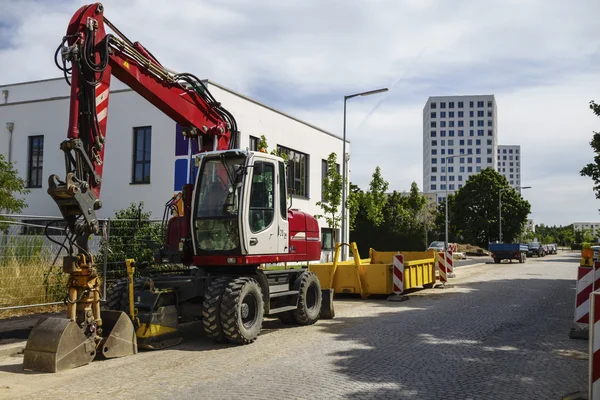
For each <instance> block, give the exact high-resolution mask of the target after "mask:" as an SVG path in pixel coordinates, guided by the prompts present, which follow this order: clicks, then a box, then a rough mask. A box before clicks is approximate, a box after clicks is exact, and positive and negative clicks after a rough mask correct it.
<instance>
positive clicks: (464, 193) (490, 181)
mask: <svg viewBox="0 0 600 400" xmlns="http://www.w3.org/2000/svg"><path fill="white" fill-rule="evenodd" d="M500 189H504V191H503V192H502V239H503V241H504V242H507V243H510V242H512V241H513V240H515V239H517V238H518V237H519V235H520V234H521V232H522V231H523V228H524V226H525V223H526V221H527V215H528V214H529V213H530V211H531V205H530V204H529V202H528V201H526V200H524V199H523V198H522V197H521V195H520V194H519V193H518V192H517V191H516V190H513V189H511V188H510V186H509V184H508V181H507V180H506V178H505V177H504V176H502V175H501V174H499V173H498V172H496V171H494V170H493V169H492V168H486V169H484V170H482V171H481V172H480V173H479V174H475V175H472V176H471V178H470V179H469V180H468V181H467V182H466V184H465V186H463V188H462V189H460V190H459V191H458V192H457V193H456V195H455V199H454V200H455V201H454V204H450V206H449V207H450V208H449V209H448V211H451V214H452V219H451V221H452V226H453V227H454V230H455V232H456V233H458V234H460V236H461V239H462V241H465V242H467V243H471V244H476V245H478V246H480V247H484V248H487V246H488V243H489V242H490V241H493V240H497V239H498V231H499V224H498V207H499V203H498V201H499V197H498V193H499V191H500Z"/></svg>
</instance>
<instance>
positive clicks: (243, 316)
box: [221, 277, 265, 344]
mask: <svg viewBox="0 0 600 400" xmlns="http://www.w3.org/2000/svg"><path fill="white" fill-rule="evenodd" d="M264 313H265V307H264V301H263V295H262V290H261V288H260V285H259V284H258V282H257V281H256V280H255V279H253V278H246V277H243V278H236V279H234V280H233V281H231V282H229V283H228V284H227V286H226V287H225V292H224V293H223V298H222V300H221V324H222V326H223V334H224V336H225V338H226V339H227V340H229V341H230V342H232V343H237V344H248V343H252V342H254V341H255V340H256V337H257V336H258V334H259V333H260V330H261V328H262V322H263V317H264Z"/></svg>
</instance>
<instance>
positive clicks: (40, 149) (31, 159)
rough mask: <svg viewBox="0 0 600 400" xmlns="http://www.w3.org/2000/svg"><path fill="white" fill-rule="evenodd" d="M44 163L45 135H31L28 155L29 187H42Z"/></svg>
mask: <svg viewBox="0 0 600 400" xmlns="http://www.w3.org/2000/svg"><path fill="white" fill-rule="evenodd" d="M43 165H44V136H43V135H39V136H29V154H28V155H27V187H30V188H41V187H42V169H43Z"/></svg>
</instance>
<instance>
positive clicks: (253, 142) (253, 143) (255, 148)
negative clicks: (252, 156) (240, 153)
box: [248, 135, 259, 151]
mask: <svg viewBox="0 0 600 400" xmlns="http://www.w3.org/2000/svg"><path fill="white" fill-rule="evenodd" d="M258 140H259V139H258V138H257V137H256V136H252V135H250V145H249V146H248V149H250V151H258Z"/></svg>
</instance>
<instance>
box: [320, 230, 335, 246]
mask: <svg viewBox="0 0 600 400" xmlns="http://www.w3.org/2000/svg"><path fill="white" fill-rule="evenodd" d="M332 249H333V229H331V228H321V250H326V251H329V250H332Z"/></svg>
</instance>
